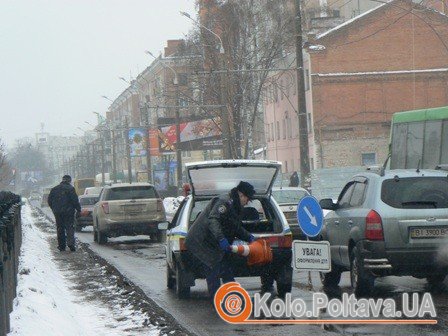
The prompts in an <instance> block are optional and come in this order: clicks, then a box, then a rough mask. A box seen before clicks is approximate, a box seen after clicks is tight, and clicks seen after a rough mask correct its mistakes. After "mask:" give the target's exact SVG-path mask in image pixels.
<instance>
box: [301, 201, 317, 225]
mask: <svg viewBox="0 0 448 336" xmlns="http://www.w3.org/2000/svg"><path fill="white" fill-rule="evenodd" d="M303 209H304V210H305V212H306V214H307V215H308V217H309V218H310V221H311V224H313V225H314V226H317V221H316V217H314V216H313V215H312V214H311V212H310V211H309V210H308V208H307V207H306V206H304V207H303Z"/></svg>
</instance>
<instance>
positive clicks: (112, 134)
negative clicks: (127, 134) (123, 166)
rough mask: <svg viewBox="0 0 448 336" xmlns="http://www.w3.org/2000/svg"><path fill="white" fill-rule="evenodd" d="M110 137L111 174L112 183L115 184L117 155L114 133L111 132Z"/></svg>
mask: <svg viewBox="0 0 448 336" xmlns="http://www.w3.org/2000/svg"><path fill="white" fill-rule="evenodd" d="M110 132H111V137H112V174H113V175H114V183H117V153H116V147H115V146H116V143H115V131H114V130H111V131H110Z"/></svg>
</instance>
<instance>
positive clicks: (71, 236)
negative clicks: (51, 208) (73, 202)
mask: <svg viewBox="0 0 448 336" xmlns="http://www.w3.org/2000/svg"><path fill="white" fill-rule="evenodd" d="M54 218H55V219H56V229H57V234H58V248H59V249H60V250H65V247H66V246H73V247H74V246H75V228H74V224H75V215H74V214H73V213H55V214H54Z"/></svg>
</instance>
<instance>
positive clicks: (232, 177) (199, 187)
mask: <svg viewBox="0 0 448 336" xmlns="http://www.w3.org/2000/svg"><path fill="white" fill-rule="evenodd" d="M185 167H186V169H187V175H188V179H189V182H190V185H191V193H192V195H193V197H194V198H197V197H199V198H207V197H213V196H217V195H221V194H225V193H228V192H229V191H230V189H232V188H234V187H236V186H237V185H238V183H239V182H240V181H246V182H249V183H250V184H252V185H253V186H254V188H255V196H256V197H257V196H258V197H260V196H266V195H268V194H270V192H271V188H272V185H273V184H274V181H275V178H276V177H277V174H278V172H279V170H280V168H281V163H280V162H277V161H262V160H221V161H205V162H196V163H187V164H186V165H185Z"/></svg>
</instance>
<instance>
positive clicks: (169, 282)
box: [166, 263, 176, 289]
mask: <svg viewBox="0 0 448 336" xmlns="http://www.w3.org/2000/svg"><path fill="white" fill-rule="evenodd" d="M166 286H167V287H168V288H169V289H174V288H175V287H176V279H175V278H174V274H173V270H172V269H171V267H170V265H168V263H166Z"/></svg>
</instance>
